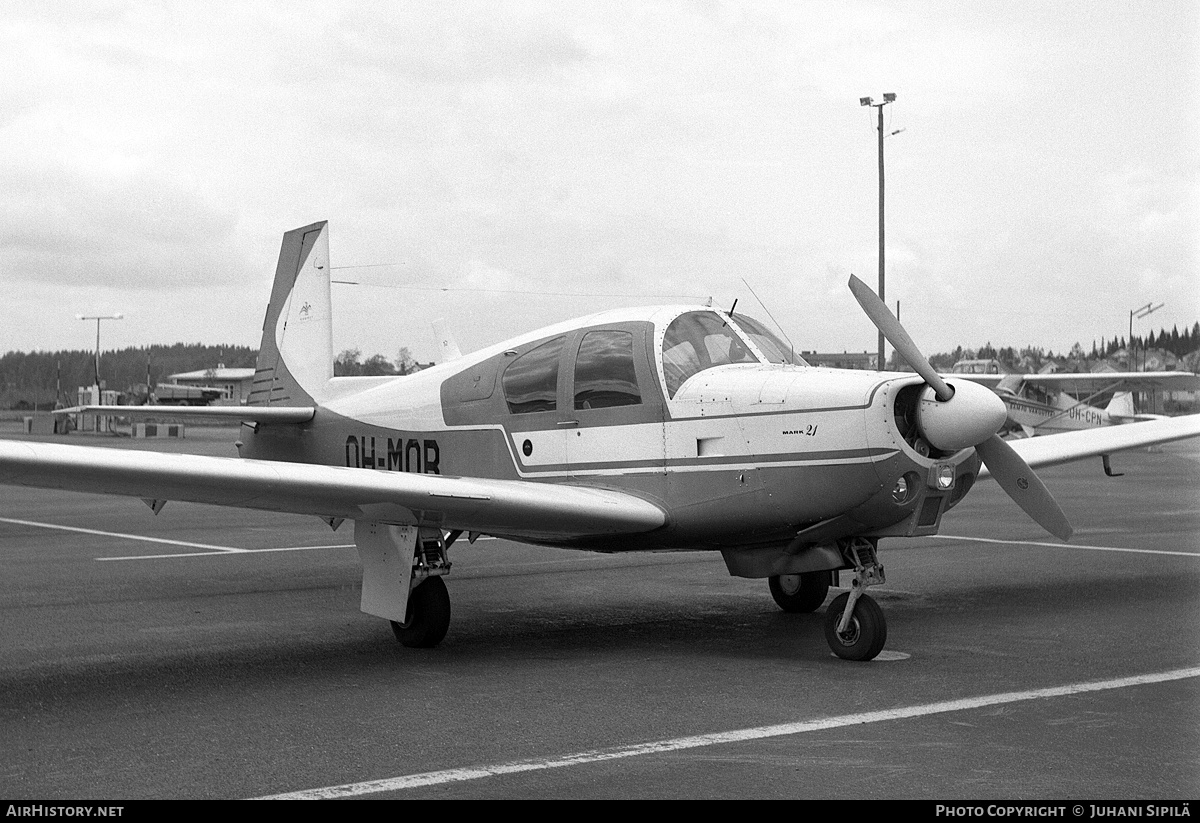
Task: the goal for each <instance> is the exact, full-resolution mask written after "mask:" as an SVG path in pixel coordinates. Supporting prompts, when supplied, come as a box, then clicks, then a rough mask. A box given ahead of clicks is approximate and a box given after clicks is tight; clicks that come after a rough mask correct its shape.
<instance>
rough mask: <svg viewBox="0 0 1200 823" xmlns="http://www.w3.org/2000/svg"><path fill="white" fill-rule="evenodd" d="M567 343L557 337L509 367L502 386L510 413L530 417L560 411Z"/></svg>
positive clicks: (524, 355) (564, 339) (527, 353)
mask: <svg viewBox="0 0 1200 823" xmlns="http://www.w3.org/2000/svg"><path fill="white" fill-rule="evenodd" d="M565 341H566V338H565V337H556V338H554V339H553V340H551V341H549V342H547V343H543V344H542V345H540V346H538V347H537V348H535V349H530V350H529V351H527V352H525V353H524V354H523V355H521V356H520V357H518V358H517V359H516V360H514V361H513V362H511V363H509V364H508V368H506V369H505V370H504V377H503V378H501V382H502V384H503V386H504V399H505V400H506V401H507V402H508V410H509V411H510V412H512V413H513V414H528V413H530V412H542V411H554V410H555V409H556V408H557V407H558V363H559V359H560V355H561V354H562V348H563V343H564V342H565Z"/></svg>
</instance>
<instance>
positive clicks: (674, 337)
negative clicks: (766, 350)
mask: <svg viewBox="0 0 1200 823" xmlns="http://www.w3.org/2000/svg"><path fill="white" fill-rule="evenodd" d="M757 362H758V358H757V357H755V356H754V354H753V353H751V351H750V350H749V349H748V348H747V347H746V346H745V345H744V344H743V343H742V340H741V338H740V337H738V335H737V333H736V332H734V330H733V329H732V328H730V327H729V323H728V322H726V321H725V320H724V319H723V318H722V317H720V316H719V315H718V314H716V313H715V312H706V311H694V312H687V313H686V314H681V315H679V317H676V318H675V319H674V320H673V321H671V325H669V326H667V331H666V334H665V335H664V336H663V347H662V365H663V377H664V378H665V380H666V384H667V396H668V397H674V396H675V392H677V391H679V387H680V386H682V385H683V384H684V381H686V380H687V379H688V378H689V377H691V376H692V375H694V374H697V373H699V372H702V371H704V370H705V369H711V368H713V367H714V366H724V365H727V364H729V363H757Z"/></svg>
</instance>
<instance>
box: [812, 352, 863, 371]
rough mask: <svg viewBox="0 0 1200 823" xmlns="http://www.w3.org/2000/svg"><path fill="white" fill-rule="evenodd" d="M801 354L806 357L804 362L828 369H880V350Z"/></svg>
mask: <svg viewBox="0 0 1200 823" xmlns="http://www.w3.org/2000/svg"><path fill="white" fill-rule="evenodd" d="M800 356H801V357H803V358H804V362H806V363H808V365H810V366H823V367H825V368H827V369H865V370H867V371H878V368H879V367H878V363H879V353H878V352H866V351H865V352H861V353H860V352H845V351H844V352H842V353H840V354H838V353H836V352H834V353H832V354H826V353H823V352H815V351H804V352H800Z"/></svg>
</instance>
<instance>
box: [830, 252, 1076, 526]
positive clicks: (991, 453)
mask: <svg viewBox="0 0 1200 823" xmlns="http://www.w3.org/2000/svg"><path fill="white" fill-rule="evenodd" d="M850 291H851V292H853V293H854V299H855V300H857V301H858V304H859V305H860V306H862V309H863V311H864V312H866V314H867V317H869V318H871V322H872V323H874V324H875V327H876V328H878V329H879V331H881V332H883V336H884V337H886V338H887V339H888V342H890V343H891V344H892V345H893V346H894V347H895V348H896V351H897V352H898V353H899V354H900V356H901V357H903V358H904V360H905V361H906V362H907V363H908V364H909V365H910V366H912V368H913V370H914V371H916V373H917V374H919V375H920V376H921V378H922V379H923V380H924V381H925V383H926V384H927V385H928V387H929V388H927V389H926V390H925V393H924V394H922V397H921V402H920V403H919V405H918V409H917V425H918V427H919V428H920V430H921V434H922V436H924V437H925V439H926V440H928V441H929V442H930V443H932V444H933V445H934V446H936V447H938V448H939V449H945V450H947V451H951V450H957V449H963V448H967V447H968V446H973V447H974V448H975V451H976V453H977V454H978V455H979V457H980V459H981V460H983V464H984V465H985V466H987V467H988V471H989V472H991V475H992V477H994V478H995V479H996V482H997V483H998V484H999V485H1000V488H1002V489H1004V491H1005V492H1006V493H1007V494H1008V496H1009V497H1011V498H1012V499H1013V502H1015V503H1016V504H1017V505H1018V506H1020V507H1021V508H1022V509H1023V510H1024V511H1025V513H1026V514H1028V515H1029V516H1030V517H1031V518H1033V520H1034V521H1035V522H1036V523H1037V524H1038V525H1040V526H1041V527H1042V528H1043V529H1045V530H1046V531H1048V532H1049V533H1050V534H1052V535H1054V536H1055V537H1058V538H1060V539H1062V540H1066V539H1067V538H1069V537H1070V536H1071V532H1072V529H1071V524H1070V523H1069V522H1068V521H1067V516H1066V515H1065V514H1063V510H1062V509H1061V508H1059V505H1058V503H1057V502H1056V501H1055V500H1054V496H1053V495H1052V494H1050V490H1049V489H1047V488H1046V486H1045V484H1044V483H1042V481H1041V480H1040V479H1038V476H1037V475H1036V474H1034V473H1033V469H1031V468H1030V467H1029V464H1028V463H1026V462H1025V461H1024V460H1023V459H1022V458H1021V455H1019V454H1017V452H1016V451H1015V450H1014V449H1013V447H1012V446H1010V445H1009V444H1008V443H1007V442H1006V441H1005V440H1003V439H1002V438H1001V437H1000V435H998V434H996V431H997V429H999V428H1000V426H1001V425H1002V424H1003V423H1004V420H1005V418H1006V417H1007V412H1006V411H1005V408H1004V403H1003V401H1001V400H1000V398H999V397H997V396H996V395H995V394H994V393H993V392H992V391H991V390H990V389H987V388H985V387H983V386H980V385H978V384H976V383H971V382H969V381H961V382H960V384H959V385H958V386H957V387H953V386H951V385H950V384H949V383H947V382H946V381H945V380H943V379H942V376H941V375H940V374H938V373H937V371H936V370H935V369H934V368H933V365H932V364H931V363H930V362H929V361H928V360H927V359H925V355H923V354H921V350H920V349H919V348H917V344H916V343H914V342H913V339H912V338H911V337H909V336H908V332H907V331H905V330H904V327H903V326H901V325H900V321H899V320H897V319H896V318H895V316H893V315H892V313H891V311H889V310H888V307H887V306H886V305H885V304H884V302H883V301H882V300H880V299H879V297H877V296H876V294H875V292H873V291H871V289H870V288H869V287H868V286H867V285H866V284H865V283H863V282H862V281H861V280H859V279H858V278H857V277H855V276H854V275H850ZM928 395H932V397H930V396H928Z"/></svg>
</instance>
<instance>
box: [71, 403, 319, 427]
mask: <svg viewBox="0 0 1200 823" xmlns="http://www.w3.org/2000/svg"><path fill="white" fill-rule="evenodd" d="M316 412H317V410H316V407H314V406H73V407H71V408H69V409H55V410H54V414H99V415H111V416H113V417H134V418H137V419H139V420H145V419H146V418H151V417H153V418H173V419H180V420H190V421H193V422H195V421H198V420H199V421H203V420H210V421H214V422H216V421H225V422H228V421H231V420H244V421H245V422H247V423H307V422H308V421H309V420H312V419H313V415H314V414H316Z"/></svg>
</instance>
